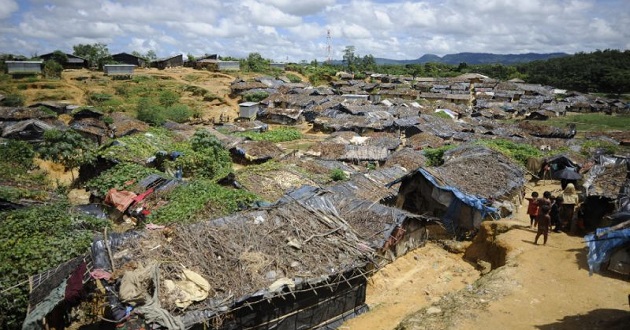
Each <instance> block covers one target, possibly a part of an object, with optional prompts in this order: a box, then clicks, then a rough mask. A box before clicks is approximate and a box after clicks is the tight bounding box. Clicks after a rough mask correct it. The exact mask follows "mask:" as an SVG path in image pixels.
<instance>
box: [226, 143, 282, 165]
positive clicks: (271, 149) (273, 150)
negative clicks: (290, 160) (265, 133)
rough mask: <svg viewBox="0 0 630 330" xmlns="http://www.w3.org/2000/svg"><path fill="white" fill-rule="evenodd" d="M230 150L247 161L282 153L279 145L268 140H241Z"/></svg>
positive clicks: (264, 158) (272, 156)
mask: <svg viewBox="0 0 630 330" xmlns="http://www.w3.org/2000/svg"><path fill="white" fill-rule="evenodd" d="M231 150H232V153H233V154H237V155H240V156H241V157H243V158H245V159H246V160H248V161H261V160H268V159H272V158H278V157H280V156H281V155H282V153H283V151H282V149H280V147H278V146H277V145H276V144H275V143H272V142H269V141H243V142H241V143H239V144H237V145H236V146H235V147H234V148H232V149H231Z"/></svg>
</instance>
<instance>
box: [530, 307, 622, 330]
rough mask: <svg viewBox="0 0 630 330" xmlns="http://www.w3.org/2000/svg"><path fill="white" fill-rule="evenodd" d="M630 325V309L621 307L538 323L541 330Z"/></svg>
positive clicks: (614, 329) (615, 328)
mask: <svg viewBox="0 0 630 330" xmlns="http://www.w3.org/2000/svg"><path fill="white" fill-rule="evenodd" d="M629 326H630V311H628V310H619V309H595V310H592V311H590V312H588V313H587V314H578V315H570V316H565V317H564V318H563V319H561V320H558V321H556V322H554V323H550V324H544V325H537V326H535V327H536V329H541V330H563V329H567V330H569V329H571V330H573V329H589V330H592V329H610V330H622V329H628V327H629Z"/></svg>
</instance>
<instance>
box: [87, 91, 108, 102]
mask: <svg viewBox="0 0 630 330" xmlns="http://www.w3.org/2000/svg"><path fill="white" fill-rule="evenodd" d="M112 97H113V95H111V94H107V93H92V94H90V96H89V97H88V103H89V104H91V105H100V104H101V103H104V102H106V101H109V100H111V99H112Z"/></svg>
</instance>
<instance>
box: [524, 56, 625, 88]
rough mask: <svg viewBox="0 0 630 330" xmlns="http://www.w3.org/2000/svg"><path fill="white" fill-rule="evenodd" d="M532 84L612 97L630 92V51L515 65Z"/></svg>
mask: <svg viewBox="0 0 630 330" xmlns="http://www.w3.org/2000/svg"><path fill="white" fill-rule="evenodd" d="M517 69H518V71H519V72H521V73H523V74H525V75H526V76H527V80H528V81H529V82H532V83H539V84H545V85H550V86H554V87H558V88H566V89H570V90H576V91H579V92H583V93H588V92H602V93H610V94H613V95H620V94H622V93H628V92H630V50H625V51H623V52H622V51H619V50H612V49H606V50H603V51H602V50H597V51H595V52H592V53H576V54H575V55H572V56H566V57H561V58H554V59H550V60H547V61H535V62H530V63H525V64H521V65H518V66H517Z"/></svg>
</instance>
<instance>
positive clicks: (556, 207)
mask: <svg viewBox="0 0 630 330" xmlns="http://www.w3.org/2000/svg"><path fill="white" fill-rule="evenodd" d="M563 202H564V200H563V198H562V196H558V197H556V200H555V201H554V202H553V204H551V210H549V217H550V218H551V224H552V225H553V226H554V227H553V232H554V233H559V232H560V230H561V229H562V223H561V222H560V209H562V203H563Z"/></svg>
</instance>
